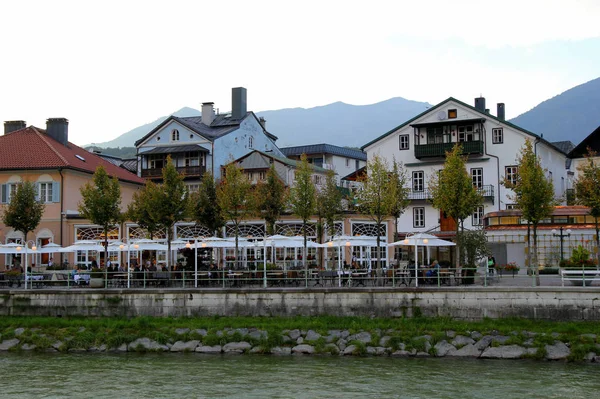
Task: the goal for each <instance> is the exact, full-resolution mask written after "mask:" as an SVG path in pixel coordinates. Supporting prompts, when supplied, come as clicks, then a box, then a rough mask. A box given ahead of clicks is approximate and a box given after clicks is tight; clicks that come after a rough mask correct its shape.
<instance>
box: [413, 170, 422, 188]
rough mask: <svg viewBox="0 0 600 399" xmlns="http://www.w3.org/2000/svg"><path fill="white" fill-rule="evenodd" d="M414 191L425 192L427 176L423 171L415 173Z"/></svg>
mask: <svg viewBox="0 0 600 399" xmlns="http://www.w3.org/2000/svg"><path fill="white" fill-rule="evenodd" d="M412 175H413V177H412V180H413V182H412V183H413V191H424V190H425V176H424V173H423V171H422V170H420V171H417V172H413V174H412Z"/></svg>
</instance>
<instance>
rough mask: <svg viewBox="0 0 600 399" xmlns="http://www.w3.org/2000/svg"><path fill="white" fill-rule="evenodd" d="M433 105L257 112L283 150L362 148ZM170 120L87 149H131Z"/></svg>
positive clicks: (397, 101)
mask: <svg viewBox="0 0 600 399" xmlns="http://www.w3.org/2000/svg"><path fill="white" fill-rule="evenodd" d="M430 106H431V105H430V104H428V103H422V102H417V101H410V100H406V99H404V98H401V97H396V98H392V99H389V100H386V101H382V102H379V103H377V104H370V105H350V104H345V103H343V102H336V103H333V104H329V105H324V106H321V107H314V108H288V109H281V110H277V111H263V112H257V113H256V115H257V116H259V117H260V116H262V117H264V118H265V119H266V120H267V125H266V126H267V130H268V131H269V132H270V133H272V134H274V135H276V136H277V137H278V138H279V140H277V145H278V146H280V147H286V146H293V145H302V144H317V143H325V142H326V143H328V144H335V145H339V146H345V147H360V146H362V145H363V144H365V143H368V142H369V141H371V140H373V139H374V138H377V137H379V136H380V135H382V134H384V133H385V132H387V131H388V130H390V129H392V128H394V127H396V126H398V125H400V124H401V123H402V122H404V121H406V120H408V119H410V118H412V117H413V116H415V115H417V114H419V113H421V112H423V111H425V110H426V109H427V108H428V107H430ZM173 115H175V116H182V117H185V116H200V111H198V110H196V109H193V108H188V107H185V108H182V109H180V110H179V111H177V112H175V113H174V114H173ZM166 118H167V116H163V117H161V118H158V119H157V120H155V121H154V122H151V123H147V124H145V125H142V126H139V127H136V128H135V129H132V130H130V131H128V132H127V133H123V134H122V135H121V136H119V137H117V138H116V139H114V140H111V141H107V142H104V143H91V144H88V145H86V146H85V147H92V146H93V147H100V148H108V147H131V146H133V145H134V143H135V141H136V140H139V139H140V138H142V137H144V136H145V135H146V134H147V133H148V132H150V131H151V130H152V129H154V128H155V127H156V126H158V125H159V124H160V123H161V122H162V121H164V120H165V119H166Z"/></svg>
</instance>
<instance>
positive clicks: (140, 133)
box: [84, 107, 200, 148]
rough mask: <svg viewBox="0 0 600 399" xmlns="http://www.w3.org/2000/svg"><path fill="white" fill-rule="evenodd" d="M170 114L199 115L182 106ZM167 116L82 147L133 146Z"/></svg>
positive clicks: (182, 115)
mask: <svg viewBox="0 0 600 399" xmlns="http://www.w3.org/2000/svg"><path fill="white" fill-rule="evenodd" d="M171 115H175V116H181V117H185V116H200V111H198V110H197V109H194V108H189V107H183V108H181V109H180V110H179V111H176V112H174V113H172V114H171ZM168 117H169V115H168V116H161V117H160V118H158V119H157V120H155V121H154V122H150V123H146V124H145V125H142V126H138V127H136V128H134V129H131V130H130V131H128V132H125V133H123V134H122V135H120V136H119V137H117V138H116V139H114V140H110V141H105V142H103V143H90V144H86V145H85V146H84V147H99V148H108V147H133V146H134V143H135V142H136V141H137V140H139V139H141V138H142V137H144V136H145V135H146V134H148V132H150V131H151V130H152V129H154V128H155V127H156V126H158V125H160V124H161V123H162V122H163V121H164V120H165V119H167V118H168Z"/></svg>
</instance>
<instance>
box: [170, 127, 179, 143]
mask: <svg viewBox="0 0 600 399" xmlns="http://www.w3.org/2000/svg"><path fill="white" fill-rule="evenodd" d="M171 141H179V130H177V129H173V130H172V131H171Z"/></svg>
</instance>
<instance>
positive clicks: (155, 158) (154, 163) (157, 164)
mask: <svg viewBox="0 0 600 399" xmlns="http://www.w3.org/2000/svg"><path fill="white" fill-rule="evenodd" d="M148 164H149V166H150V169H162V168H163V167H164V166H165V158H164V157H163V155H162V154H151V155H150V156H149V157H148Z"/></svg>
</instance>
